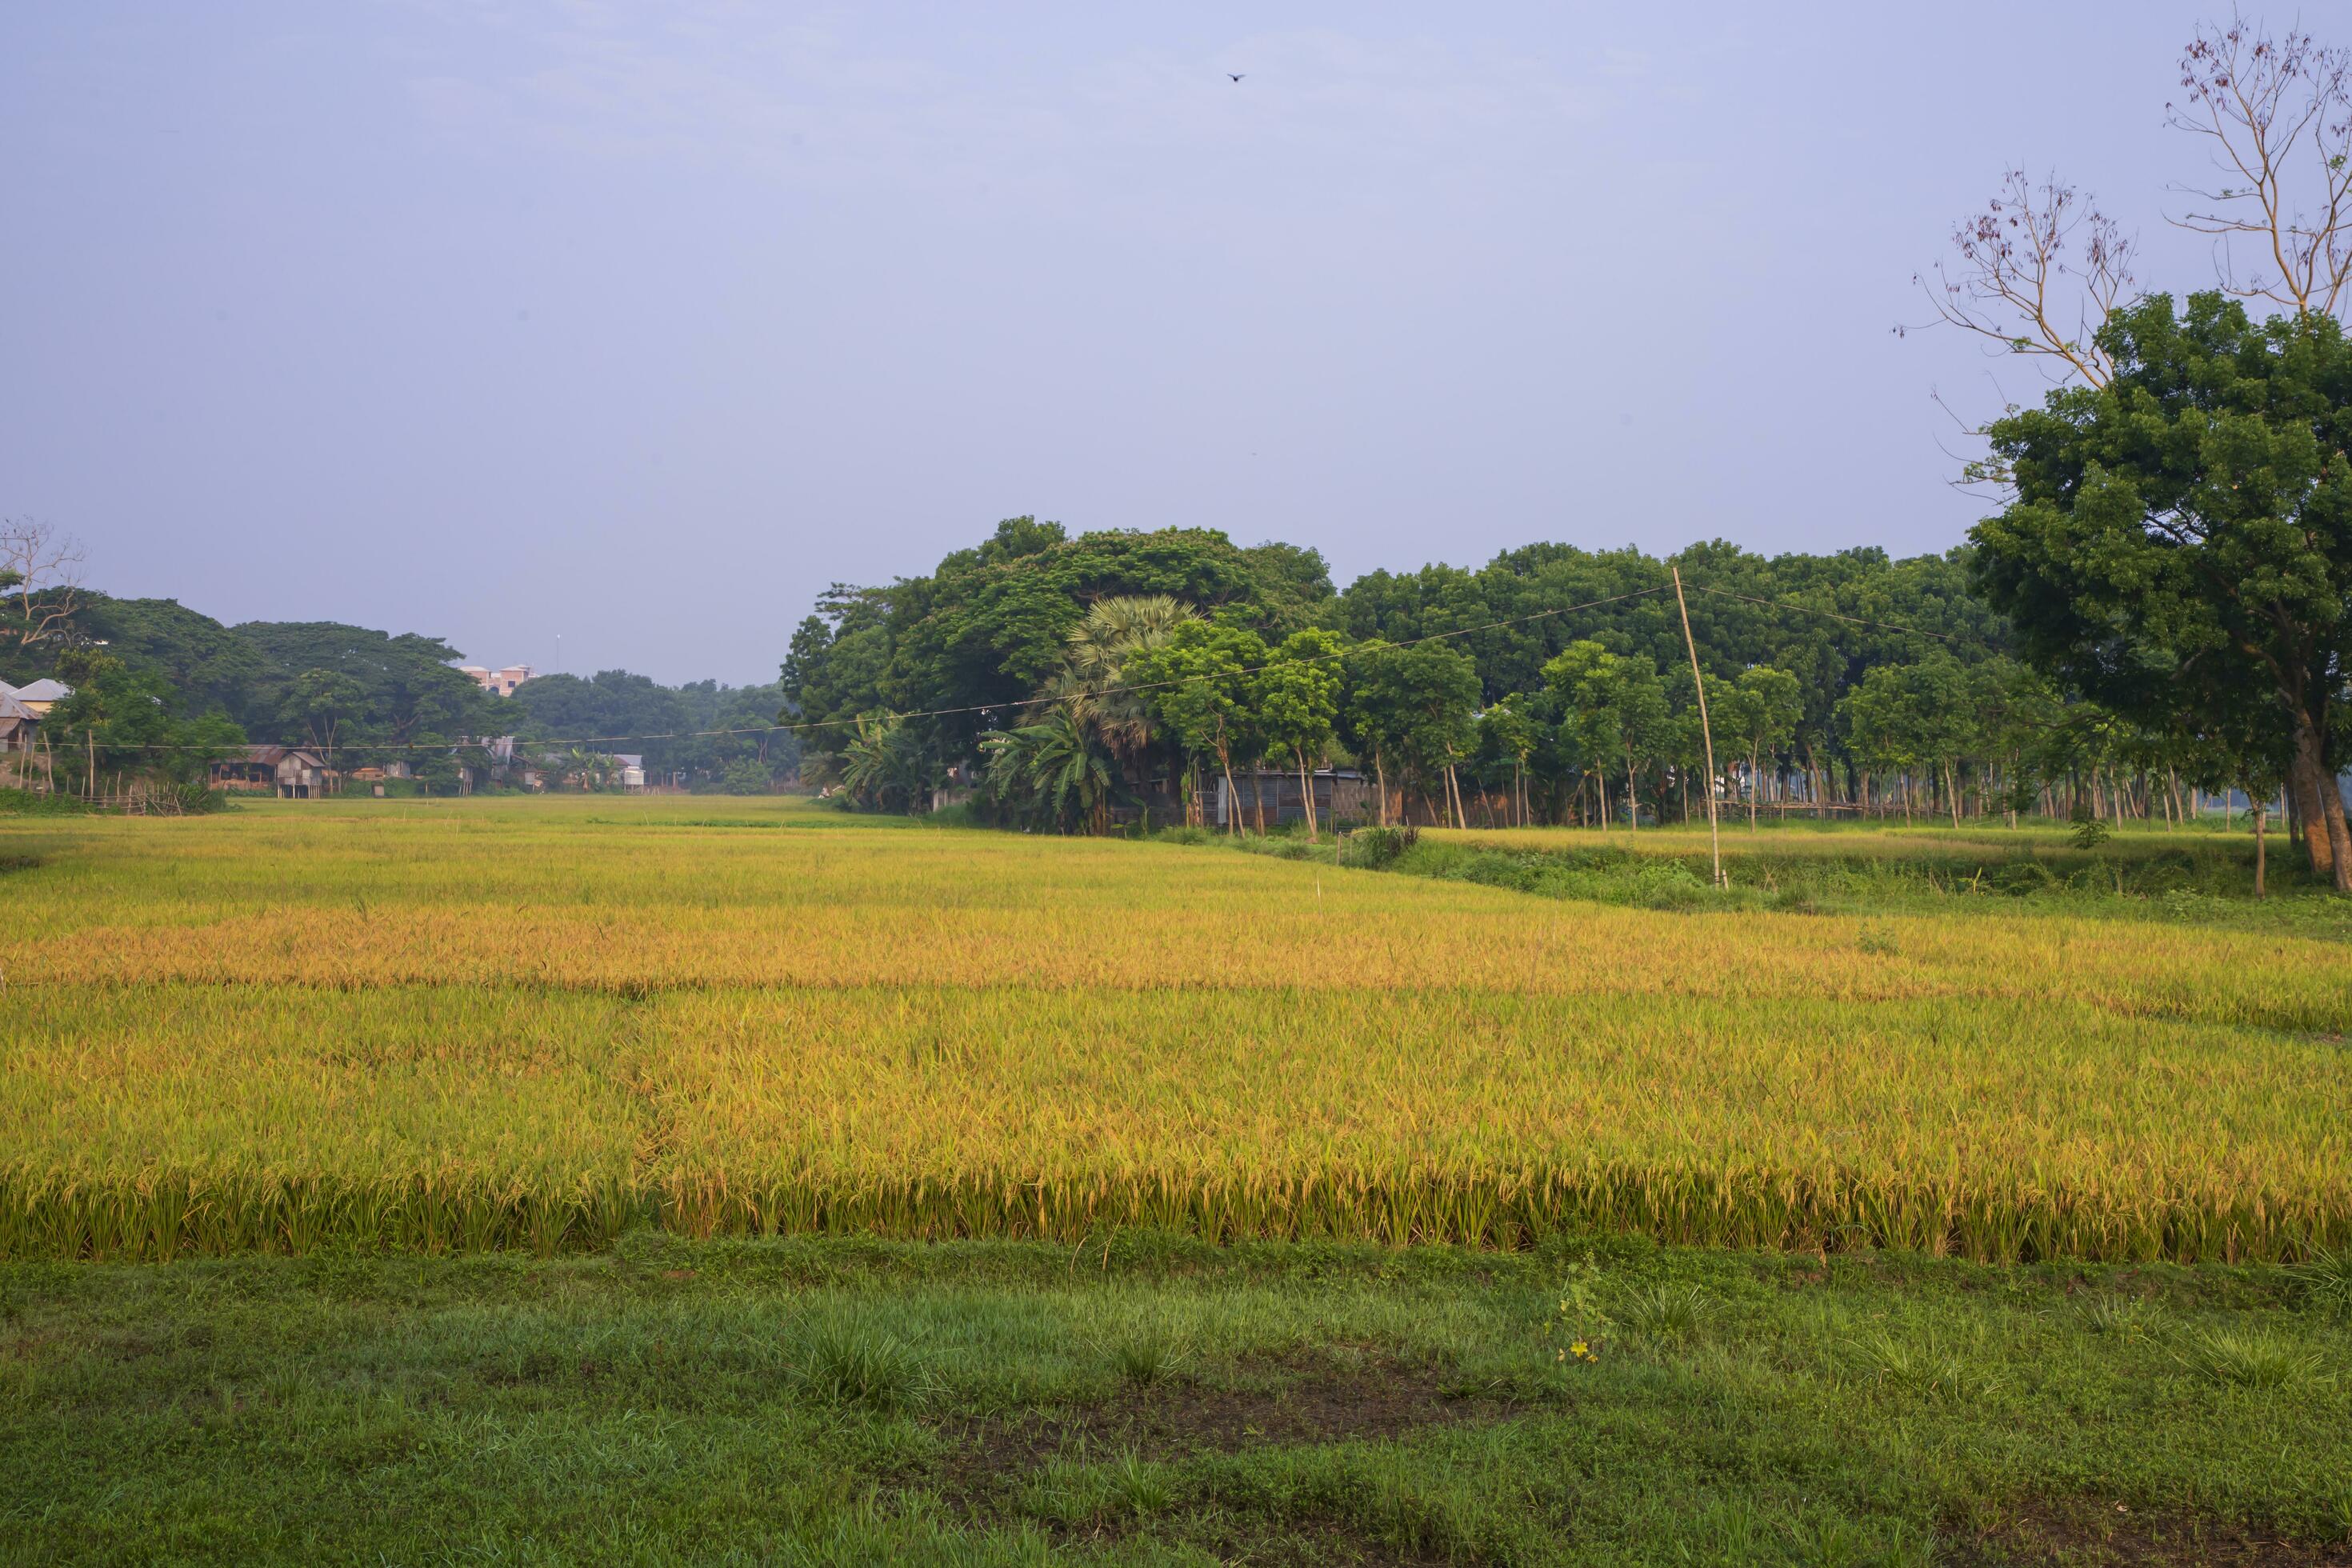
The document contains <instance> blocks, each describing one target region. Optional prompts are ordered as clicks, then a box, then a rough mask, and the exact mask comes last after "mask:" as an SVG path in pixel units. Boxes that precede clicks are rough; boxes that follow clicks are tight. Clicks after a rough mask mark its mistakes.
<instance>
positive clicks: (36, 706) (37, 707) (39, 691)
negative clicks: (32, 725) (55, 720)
mask: <svg viewBox="0 0 2352 1568" xmlns="http://www.w3.org/2000/svg"><path fill="white" fill-rule="evenodd" d="M72 695H73V688H72V687H70V686H68V685H67V684H66V683H65V682H64V681H62V680H49V679H40V680H36V681H35V682H33V684H32V685H30V686H19V687H16V688H15V689H7V688H5V687H0V696H8V697H14V698H15V699H16V700H17V701H19V702H21V703H23V704H24V705H25V707H26V710H27V711H28V712H30V713H31V714H32V715H33V717H34V718H36V719H46V718H47V717H48V716H49V710H50V709H52V708H54V707H56V706H57V705H58V703H60V702H63V701H64V700H66V699H67V698H68V697H71V696H72Z"/></svg>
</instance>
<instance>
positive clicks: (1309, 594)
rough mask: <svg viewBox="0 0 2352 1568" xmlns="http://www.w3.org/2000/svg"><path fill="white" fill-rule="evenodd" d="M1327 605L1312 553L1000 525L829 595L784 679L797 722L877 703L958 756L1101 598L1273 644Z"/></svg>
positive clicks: (805, 628)
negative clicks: (892, 573)
mask: <svg viewBox="0 0 2352 1568" xmlns="http://www.w3.org/2000/svg"><path fill="white" fill-rule="evenodd" d="M1329 595H1330V576H1329V574H1328V570H1327V569H1326V568H1325V567H1324V566H1323V563H1322V558H1321V557H1320V556H1318V555H1317V554H1316V553H1315V552H1312V551H1305V550H1299V549H1296V548H1294V547H1292V546H1288V545H1258V546H1254V547H1251V548H1249V549H1243V548H1240V547H1237V546H1235V545H1234V542H1232V541H1231V540H1229V539H1227V538H1226V537H1225V536H1224V535H1223V534H1222V533H1219V532H1217V531H1213V530H1210V529H1187V528H1176V529H1160V530H1157V531H1149V532H1142V531H1106V532H1097V533H1087V534H1081V535H1079V536H1078V537H1076V538H1075V539H1072V538H1069V537H1067V536H1066V533H1065V531H1063V529H1062V528H1061V526H1060V525H1059V524H1057V523H1045V522H1039V521H1036V520H1034V519H1032V518H1013V519H1011V520H1008V521H1005V522H1003V523H1000V524H999V525H998V526H997V529H996V531H995V533H994V534H993V535H992V537H991V538H989V539H988V540H987V541H985V542H982V544H980V545H979V546H976V547H974V548H972V549H970V550H960V551H957V552H953V553H952V554H950V555H949V556H948V557H946V558H945V559H944V560H942V561H941V562H940V564H939V566H938V568H937V569H936V570H935V571H934V572H932V573H931V574H929V575H928V576H923V577H913V578H905V579H901V580H900V581H898V582H897V583H894V584H891V585H890V586H888V587H887V588H880V589H861V588H848V587H842V586H838V585H836V586H835V588H834V589H833V590H832V591H831V592H829V593H828V594H827V595H825V596H824V598H823V599H821V600H820V601H819V604H818V608H817V614H816V615H815V616H812V617H810V619H809V620H807V621H804V622H803V623H802V626H801V627H800V629H799V630H798V631H797V632H796V633H795V634H794V636H793V647H792V653H791V657H790V658H788V659H787V660H786V662H785V666H784V683H785V686H786V688H787V690H788V694H789V696H790V698H791V700H793V702H795V703H796V704H797V705H798V706H799V707H800V708H801V710H803V713H804V714H805V715H806V717H807V718H808V719H809V720H811V721H828V720H832V719H835V718H840V717H845V716H847V715H849V714H852V713H855V712H857V711H861V710H866V709H869V708H872V707H877V706H880V707H887V708H890V709H892V710H897V711H899V712H903V713H908V714H923V713H938V716H937V717H936V718H934V719H929V720H911V722H919V723H922V724H925V725H926V726H927V727H928V728H929V730H930V731H932V732H933V733H934V734H935V735H936V736H937V738H938V742H939V745H940V751H941V752H942V754H944V755H948V756H950V757H958V758H963V757H970V756H971V755H972V754H973V753H974V752H975V750H976V742H977V737H978V736H979V734H980V733H981V732H982V731H985V730H987V729H989V728H991V727H992V725H993V724H994V723H996V722H997V721H999V720H1000V719H1001V718H1002V717H1003V713H1002V712H1001V711H1000V710H1003V709H1007V708H1010V707H1012V706H1013V704H1016V703H1019V702H1023V701H1025V700H1028V699H1029V698H1030V697H1031V696H1032V695H1033V694H1034V693H1035V692H1036V691H1038V690H1039V689H1042V688H1044V687H1045V686H1047V685H1048V684H1049V683H1050V682H1051V681H1052V680H1053V679H1055V677H1056V676H1057V675H1058V674H1059V673H1061V672H1062V671H1063V670H1064V668H1066V664H1067V661H1068V658H1069V655H1070V651H1071V641H1070V639H1071V637H1072V635H1073V633H1076V632H1077V631H1078V630H1079V629H1080V628H1081V626H1083V625H1084V623H1085V622H1086V620H1087V616H1088V614H1089V611H1090V609H1091V607H1092V606H1093V605H1097V604H1098V603H1101V602H1102V601H1105V600H1107V599H1111V598H1152V597H1165V598H1168V599H1173V600H1176V601H1179V602H1181V604H1184V605H1193V606H1197V607H1199V608H1200V609H1201V610H1202V611H1216V610H1220V609H1223V610H1226V611H1228V612H1229V613H1230V615H1231V616H1233V617H1235V618H1237V619H1238V621H1239V623H1240V624H1242V625H1244V626H1247V627H1248V628H1249V629H1250V630H1252V631H1254V632H1256V633H1259V634H1261V635H1265V634H1269V633H1271V634H1274V635H1277V636H1279V635H1286V634H1287V633H1288V632H1290V631H1293V630H1296V629H1298V628H1299V627H1301V626H1306V625H1308V624H1311V621H1312V618H1313V611H1314V609H1315V607H1316V606H1318V605H1321V604H1322V603H1324V602H1325V601H1326V600H1328V597H1329ZM939 710H951V711H947V712H939Z"/></svg>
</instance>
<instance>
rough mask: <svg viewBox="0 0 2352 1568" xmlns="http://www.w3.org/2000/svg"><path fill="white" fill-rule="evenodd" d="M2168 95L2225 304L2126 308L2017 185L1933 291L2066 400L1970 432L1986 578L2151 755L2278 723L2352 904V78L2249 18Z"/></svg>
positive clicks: (2305, 813)
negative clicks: (2255, 308) (2342, 776)
mask: <svg viewBox="0 0 2352 1568" xmlns="http://www.w3.org/2000/svg"><path fill="white" fill-rule="evenodd" d="M2180 75H2181V85H2182V87H2183V89H2185V91H2186V94H2187V96H2186V99H2185V100H2184V101H2183V102H2180V103H2177V104H2173V105H2169V106H2168V123H2169V124H2171V125H2172V126H2173V127H2174V128H2176V129H2179V130H2181V131H2184V132H2189V133H2190V134H2193V135H2196V136H2198V137H2200V138H2202V139H2205V140H2207V141H2208V142H2210V148H2211V152H2212V155H2213V162H2214V164H2215V166H2216V167H2217V168H2218V169H2219V170H2220V171H2221V179H2220V180H2219V181H2218V182H2216V183H2215V184H2212V185H2211V186H2210V188H2198V187H2181V188H2182V189H2183V190H2184V191H2186V193H2187V194H2188V195H2189V196H2190V198H2191V200H2192V204H2193V205H2190V207H2189V209H2188V210H2187V211H2186V212H2184V213H2183V214H2181V215H2180V216H2177V217H2175V218H2173V219H2172V221H2173V222H2175V223H2177V224H2179V226H2182V227H2184V228H2187V229H2189V230H2191V231H2193V232H2196V233H2199V234H2204V235H2210V236H2212V237H2214V238H2215V239H2216V240H2217V241H2218V242H2219V243H2218V244H2217V246H2216V247H2215V248H2216V255H2215V268H2216V271H2217V273H2218V282H2219V285H2220V287H2219V288H2218V289H2212V290H2207V291H2204V292H2199V293H2192V294H2190V295H2189V298H2188V300H2186V302H2185V304H2184V305H2182V306H2179V307H2176V304H2175V301H2174V300H2173V298H2172V296H2170V295H2169V294H2167V293H2162V292H2158V293H2154V294H2147V295H2137V296H2136V295H2135V294H2134V292H2133V288H2134V284H2133V279H2132V276H2131V269H2130V262H2131V257H2132V247H2131V244H2130V242H2129V241H2128V240H2127V239H2126V237H2124V236H2123V234H2122V233H2121V231H2120V230H2119V229H2118V228H2117V227H2116V226H2115V225H2114V224H2113V223H2112V222H2110V221H2109V220H2108V219H2107V218H2106V217H2105V216H2103V215H2102V214H2101V213H2100V212H2099V210H2098V209H2097V208H2096V207H2095V205H2092V203H2091V202H2090V199H2089V198H2088V197H2087V196H2086V195H2083V194H2081V193H2080V192H2078V191H2077V190H2076V189H2075V188H2074V187H2073V186H2071V185H2068V184H2064V183H2063V182H2062V181H2061V180H2059V179H2058V178H2057V177H2056V176H2054V175H2053V176H2052V177H2051V178H2049V179H2048V180H2045V181H2043V182H2042V184H2038V185H2037V184H2032V182H2030V181H2028V180H2027V179H2026V177H2025V176H2024V175H2023V174H2021V173H2017V172H2014V171H2012V172H2011V174H2009V176H2008V177H2007V180H2006V182H2005V184H2003V187H2002V190H2001V194H2000V195H1999V196H1998V197H1996V198H1995V200H1994V201H1993V202H1992V203H1991V204H1990V206H1989V207H1988V209H1987V210H1986V211H1985V212H1984V213H1982V214H1979V215H1978V216H1974V217H1971V218H1969V219H1966V220H1963V221H1962V223H1961V224H1960V225H1959V226H1958V229H1957V230H1956V232H1955V234H1954V236H1953V248H1954V258H1953V259H1952V260H1951V261H1950V262H1948V264H1947V266H1946V267H1944V268H1937V270H1936V271H1935V273H1934V275H1933V276H1934V282H1933V284H1929V283H1927V280H1926V279H1924V278H1923V279H1922V283H1923V287H1927V290H1928V297H1929V299H1930V300H1931V302H1933V304H1934V306H1935V309H1936V311H1937V318H1938V319H1939V320H1940V321H1944V322H1946V323H1948V324H1950V325H1953V326H1958V327H1959V328H1962V329H1963V330H1965V331H1970V332H1974V333H1976V334H1978V335H1979V336H1981V337H1984V338H1987V339H1989V340H1991V341H1993V342H1996V343H1997V344H1999V345H2000V352H2002V353H2015V354H2024V355H2030V356H2034V357H2037V358H2038V359H2039V360H2040V361H2041V362H2042V364H2043V365H2044V366H2045V367H2046V368H2049V369H2051V370H2052V371H2053V373H2054V379H2055V381H2056V382H2057V385H2055V386H2054V387H2053V388H2052V389H2051V390H2050V391H2049V392H2048V393H2047V394H2046V395H2045V396H2044V397H2043V399H2042V406H2041V407H2039V408H2032V409H2026V408H2020V407H2016V406H2012V407H2011V408H2010V409H2008V410H2007V411H2005V413H2004V414H2003V416H2001V417H2000V418H1999V419H1996V420H1994V421H1993V422H1991V423H1990V424H1989V425H1986V426H1982V427H1980V428H1979V430H1978V432H1977V434H1979V436H1981V437H1985V438H1986V440H1987V445H1988V448H1989V450H1990V456H1989V457H1988V458H1981V459H1979V460H1978V461H1976V462H1972V463H1970V464H1969V465H1968V466H1967V467H1966V468H1965V469H1964V470H1963V473H1962V476H1961V482H1963V483H1981V482H1987V481H1990V483H1991V484H1993V485H1994V486H1995V487H1996V488H1997V489H1998V490H1999V492H2000V494H2001V495H2002V497H2003V500H2004V504H2003V505H2002V507H2001V509H2000V511H1999V513H1998V514H1997V515H1995V516H1992V517H1989V518H1987V519H1985V520H1984V521H1982V522H1980V523H1979V524H1978V525H1977V527H1976V528H1975V529H1974V530H1972V531H1971V532H1970V536H1969V537H1970V539H1971V541H1972V542H1974V544H1975V547H1976V548H1975V551H1974V552H1973V554H1972V557H1971V566H1970V570H1971V575H1972V577H1973V579H1974V581H1975V583H1976V584H1977V586H1978V588H1979V591H1981V592H1982V593H1983V594H1984V595H1986V597H1987V599H1988V600H1989V601H1990V603H1991V604H1992V605H1994V607H1995V608H1997V609H1999V610H2000V611H2001V612H2002V613H2003V614H2004V615H2006V616H2009V618H2010V620H2011V623H2012V624H2013V625H2014V626H2016V628H2017V630H2018V633H2019V636H2020V639H2021V642H2022V643H2023V645H2024V646H2025V647H2026V648H2027V649H2028V650H2029V652H2030V654H2031V655H2032V658H2033V659H2034V661H2035V663H2037V664H2038V665H2040V666H2041V667H2042V668H2043V669H2045V670H2046V671H2048V672H2050V673H2053V674H2054V675H2056V676H2058V677H2059V678H2060V679H2063V680H2064V681H2066V682H2067V683H2068V684H2069V685H2070V686H2072V687H2073V688H2074V689H2076V690H2079V691H2082V692H2084V694H2086V695H2089V696H2092V697H2094V698H2095V699H2097V700H2101V701H2103V702H2105V703H2106V704H2108V705H2109V706H2110V707H2112V708H2113V709H2115V710H2116V711H2118V712H2121V713H2124V714H2126V715H2127V716H2128V717H2130V718H2131V719H2132V720H2133V721H2135V722H2137V723H2138V724H2139V725H2140V726H2142V727H2143V728H2145V729H2148V730H2150V731H2156V732H2170V733H2173V734H2178V735H2182V736H2186V737H2198V736H2207V735H2210V734H2212V733H2215V732H2218V731H2234V728H2236V727H2242V726H2243V725H2244V724H2245V723H2246V722H2247V721H2248V720H2249V718H2250V716H2254V715H2260V716H2262V718H2263V721H2262V722H2261V723H2260V724H2259V725H2258V726H2257V728H2258V729H2259V730H2260V731H2261V732H2262V733H2263V735H2264V736H2266V737H2267V738H2268V740H2267V743H2269V744H2271V745H2272V746H2273V749H2274V750H2275V751H2276V752H2277V755H2276V756H2275V757H2273V758H2268V759H2265V765H2266V766H2267V765H2272V764H2273V763H2274V764H2275V771H2276V772H2277V773H2279V774H2280V775H2281V776H2282V777H2284V779H2285V781H2286V783H2287V785H2288V788H2289V790H2290V792H2291V794H2292V795H2293V797H2294V801H2295V803H2296V809H2297V813H2298V816H2300V818H2301V820H2302V823H2303V826H2304V827H2305V845H2306V847H2307V848H2308V851H2309V855H2310V862H2311V867H2312V869H2313V871H2314V872H2315V873H2316V874H2318V875H2319V876H2321V877H2324V878H2326V879H2327V880H2329V881H2330V882H2332V883H2333V884H2334V886H2335V887H2336V889H2337V890H2338V891H2343V892H2352V827H2347V822H2346V819H2345V810H2344V800H2343V795H2342V794H2341V793H2340V791H2339V790H2338V788H2337V786H2336V770H2337V769H2338V768H2339V767H2341V765H2342V764H2343V762H2344V760H2345V750H2346V739H2347V734H2352V711H2347V710H2348V709H2352V703H2347V690H2352V457H2347V448H2352V343H2347V339H2346V334H2345V331H2344V327H2343V322H2342V320H2341V317H2342V312H2343V310H2344V308H2345V306H2346V305H2347V302H2352V284H2348V283H2347V280H2352V54H2347V51H2346V50H2343V49H2340V48H2331V47H2322V46H2320V45H2318V44H2317V43H2315V42H2314V41H2313V39H2312V38H2311V37H2310V36H2309V35H2307V34H2303V33H2296V32H2289V33H2286V34H2284V35H2283V36H2280V37H2268V36H2265V35H2263V33H2262V32H2261V31H2260V30H2259V29H2258V28H2255V27H2253V26H2249V24H2248V23H2247V22H2246V21H2245V19H2244V18H2243V17H2242V16H2241V17H2234V18H2233V19H2232V20H2231V22H2230V23H2229V24H2228V25H2227V26H2205V27H2200V28H2199V29H2198V31H2197V34H2196V36H2195V37H2192V38H2191V39H2190V40H2189V44H2188V45H2187V46H2186V47H2185V48H2184V49H2183V50H2182V54H2181V61H2180ZM2249 251H2251V252H2252V253H2253V254H2252V255H2251V256H2249V255H2248V254H2247V253H2248V252H2249ZM2231 296H2234V298H2231ZM2248 304H2257V305H2261V304H2267V305H2269V306H2271V307H2273V308H2274V309H2275V310H2276V311H2277V314H2276V315H2275V316H2273V318H2272V319H2270V320H2269V321H2255V320H2254V319H2252V315H2251V314H2250V313H2249V311H2248V310H2247V309H2246V306H2247V305H2248Z"/></svg>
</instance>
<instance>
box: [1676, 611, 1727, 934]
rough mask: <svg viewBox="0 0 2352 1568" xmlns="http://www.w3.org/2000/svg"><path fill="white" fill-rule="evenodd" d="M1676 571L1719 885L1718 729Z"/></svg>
mask: <svg viewBox="0 0 2352 1568" xmlns="http://www.w3.org/2000/svg"><path fill="white" fill-rule="evenodd" d="M1667 570H1668V571H1670V572H1672V573H1673V574H1675V610H1676V611H1677V612H1678V613H1679V614H1680V615H1681V616H1682V618H1683V647H1686V648H1688V649H1689V650H1690V661H1691V684H1692V685H1693V686H1695V687H1696V688H1697V689H1698V735H1699V739H1700V740H1701V741H1704V742H1706V847H1707V851H1708V853H1709V854H1710V855H1711V856H1712V857H1713V858H1714V860H1715V885H1716V886H1717V887H1718V888H1720V887H1722V886H1723V885H1724V881H1723V832H1722V829H1721V828H1720V827H1718V826H1717V824H1716V820H1715V731H1713V730H1712V729H1710V728H1709V727H1708V725H1707V721H1706V677H1705V676H1703V675H1701V674H1700V673H1699V672H1698V644H1697V643H1696V641H1695V640H1693V638H1692V637H1691V629H1690V606H1689V605H1685V604H1684V603H1683V569H1682V568H1681V567H1679V566H1671V567H1668V568H1667Z"/></svg>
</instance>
